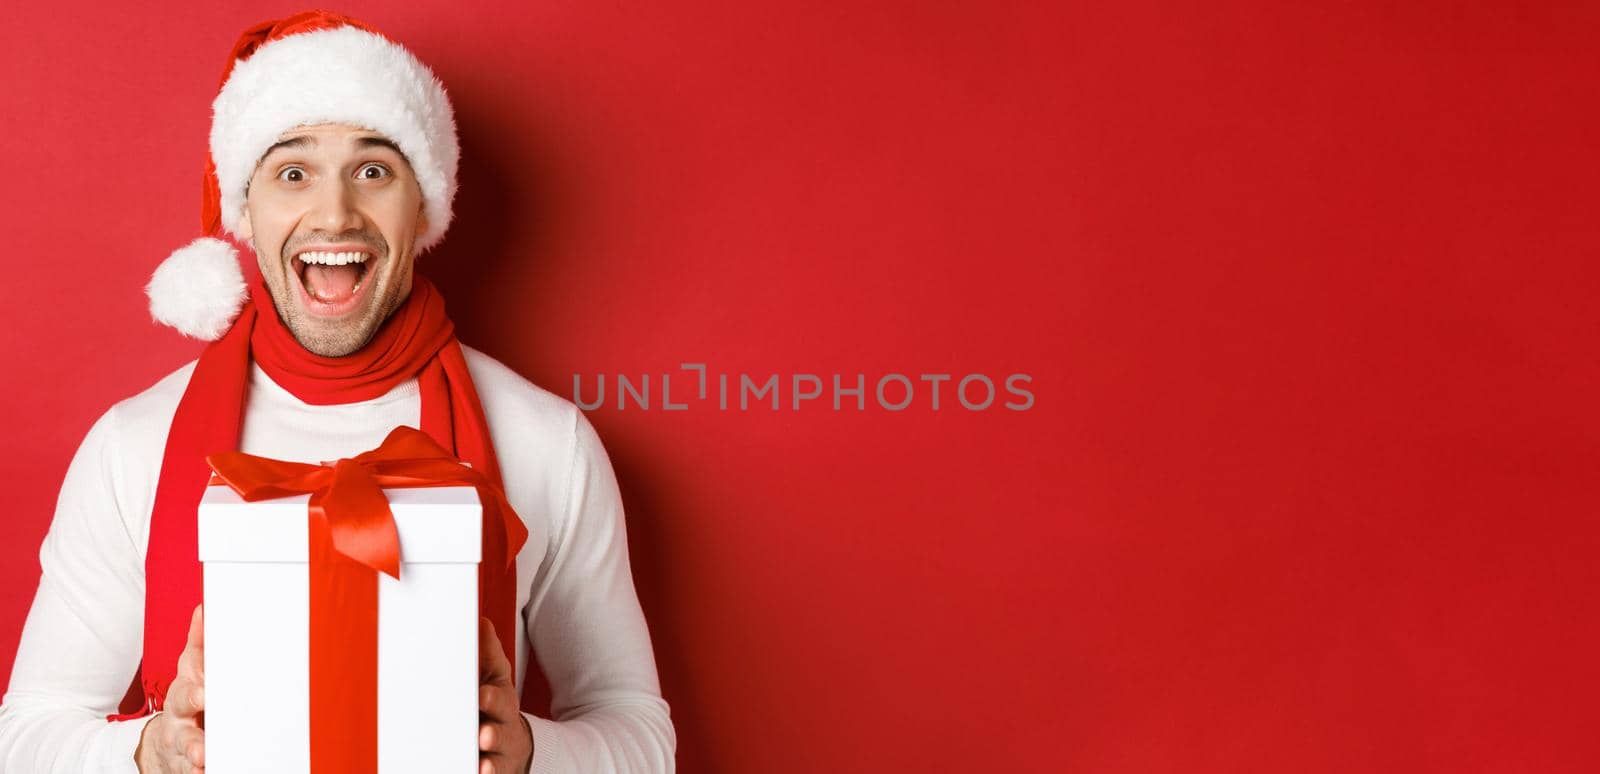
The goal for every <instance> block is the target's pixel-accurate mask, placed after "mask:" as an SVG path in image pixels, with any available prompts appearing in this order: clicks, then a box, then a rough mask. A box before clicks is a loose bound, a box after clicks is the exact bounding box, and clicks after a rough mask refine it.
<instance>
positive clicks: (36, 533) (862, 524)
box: [0, 0, 1600, 772]
mask: <svg viewBox="0 0 1600 774" xmlns="http://www.w3.org/2000/svg"><path fill="white" fill-rule="evenodd" d="M413 5H414V4H404V5H399V4H397V5H394V6H387V5H378V4H374V3H366V2H353V3H348V4H346V5H345V6H343V7H342V9H341V10H344V11H346V12H348V13H351V14H353V15H355V16H357V17H360V18H363V19H366V20H368V21H370V22H372V23H374V24H376V25H377V26H379V27H380V28H381V29H384V30H385V31H387V32H389V33H390V34H392V35H394V36H395V37H396V38H398V39H399V40H401V41H402V42H404V43H406V44H407V45H408V46H410V47H411V48H412V49H413V50H415V51H416V52H417V53H418V55H419V56H421V57H422V58H423V59H424V60H425V61H427V62H429V63H430V64H431V65H432V66H433V67H434V68H435V70H436V71H437V72H438V73H439V75H440V77H441V78H442V79H443V80H444V82H445V83H446V84H447V86H448V88H449V89H450V92H451V95H452V97H453V99H454V101H455V105H456V108H457V111H458V117H459V120H460V124H461V135H462V142H463V147H464V161H463V169H462V173H461V184H462V190H461V195H460V197H459V199H458V201H457V212H458V213H459V214H458V220H457V222H456V224H455V225H454V226H453V228H452V230H451V236H450V237H449V238H448V239H447V240H446V241H445V243H444V244H443V245H442V246H441V247H440V248H439V250H438V251H437V252H436V253H434V254H430V256H428V257H426V258H425V259H424V263H423V267H424V270H425V271H428V272H430V273H431V274H432V276H434V277H435V278H436V279H437V280H438V282H439V284H440V285H441V286H442V288H443V289H444V290H445V293H446V297H447V298H449V299H450V303H451V309H452V312H453V314H454V317H455V320H456V322H457V325H458V327H459V329H460V331H461V333H462V338H463V340H464V341H466V342H468V343H469V344H473V345H475V346H477V347H479V348H482V349H484V350H486V351H487V352H489V353H490V354H492V355H494V356H496V357H498V358H500V359H501V360H503V361H505V362H506V363H508V364H510V365H511V366H512V367H514V368H515V369H517V370H518V371H520V372H521V373H523V374H525V375H527V376H528V377H529V378H531V379H533V380H534V381H535V382H537V383H539V384H541V385H543V386H545V387H547V388H549V389H551V390H553V391H555V392H557V393H558V394H561V395H564V396H568V397H570V396H571V394H572V388H571V385H572V377H573V374H582V375H585V377H586V378H587V379H588V380H589V381H590V383H592V380H593V378H594V377H595V376H596V375H597V374H600V373H605V374H608V375H611V378H614V375H615V374H616V373H619V372H620V373H626V374H630V375H635V376H636V375H637V374H640V373H646V372H648V373H651V374H660V373H663V372H669V371H676V370H677V367H678V364H679V363H681V362H705V363H707V364H708V365H709V367H710V368H711V370H712V373H713V374H715V373H719V372H726V373H730V374H739V373H747V374H750V375H752V376H753V377H755V378H758V379H759V378H765V376H766V375H768V374H772V373H777V374H780V378H781V379H787V378H789V375H792V374H794V373H816V374H820V375H822V376H823V378H824V379H828V378H829V377H830V376H831V375H832V374H833V373H841V374H844V376H845V379H846V380H847V381H849V380H853V377H854V374H856V373H864V374H866V375H867V379H868V380H869V384H870V383H871V381H872V380H875V379H876V378H877V377H878V376H881V375H883V374H885V373H891V372H898V373H905V374H910V375H912V376H913V378H915V375H916V374H919V373H951V374H954V375H955V376H956V377H957V378H959V377H960V376H961V375H964V374H967V373H983V374H987V375H988V376H990V377H991V378H993V379H995V380H996V381H997V382H998V381H999V380H1001V379H1003V378H1004V376H1005V375H1007V374H1010V373H1014V372H1022V373H1028V374H1030V375H1032V377H1033V382H1032V384H1031V387H1032V390H1033V392H1034V393H1035V396H1036V402H1035V405H1034V407H1033V408H1032V409H1030V410H1028V411H1023V412H1017V411H1010V410H1006V409H1003V408H1001V407H1000V406H999V402H998V401H997V403H996V405H995V406H994V407H992V408H991V409H990V410H987V411H983V412H971V411H967V410H965V409H963V408H961V407H960V406H959V405H958V404H955V403H954V401H953V400H952V399H951V394H950V393H948V392H946V393H945V395H944V400H943V402H942V404H941V409H940V410H939V411H937V412H935V411H932V410H930V409H929V407H928V406H927V404H926V402H924V401H919V402H917V403H915V404H913V406H912V407H911V408H910V409H907V410H906V411H902V412H898V413H893V412H888V411H884V410H882V409H880V408H877V407H875V406H872V405H870V403H869V407H868V410H867V411H865V412H857V411H855V410H853V409H852V410H846V411H840V412H837V413H835V412H833V411H831V410H830V408H831V406H830V403H831V402H830V401H829V400H828V399H827V397H828V396H826V395H825V397H824V399H823V400H819V401H813V402H812V403H810V404H808V405H807V406H806V407H805V408H804V409H802V410H801V411H798V412H796V411H793V410H790V409H788V408H785V409H784V410H782V411H779V412H776V413H774V412H773V411H772V410H771V409H770V408H763V409H760V410H755V409H752V410H751V411H749V412H745V413H740V412H737V411H729V412H719V411H716V410H715V408H714V404H710V405H699V406H696V407H694V408H692V409H691V410H689V411H683V412H665V411H660V410H659V409H658V408H653V409H652V410H650V411H639V410H637V409H635V408H633V407H631V406H630V408H629V409H627V410H620V411H619V410H617V409H616V407H615V404H614V403H613V404H609V405H607V406H606V407H604V408H601V409H596V410H594V411H592V412H590V416H591V418H592V420H593V421H594V422H595V424H596V426H597V427H598V428H599V430H600V433H601V437H602V438H603V439H604V440H605V442H606V444H607V448H608V449H609V451H610V454H611V457H612V459H613V461H614V462H615V464H616V467H617V470H618V474H619V477H620V480H621V484H622V490H623V494H624V499H625V503H626V506H627V513H628V522H629V538H630V543H631V547H632V552H633V570H634V573H635V578H636V582H637V584H638V588H639V594H640V597H641V600H642V602H643V605H644V608H645V611H646V615H647V617H648V618H649V622H650V626H651V632H652V636H653V638H654V640H655V643H656V652H657V657H658V663H659V665H660V668H661V676H662V683H663V689H664V692H665V695H666V698H667V700H668V701H669V702H670V703H671V706H672V714H673V718H674V721H675V723H676V726H677V729H678V733H679V740H680V749H679V760H680V764H681V768H682V770H684V771H689V772H816V771H1007V772H1054V771H1061V770H1081V771H1097V772H1133V771H1262V772H1282V771H1326V772H1345V771H1351V770H1383V771H1423V770H1428V771H1463V770H1482V771H1578V770H1585V769H1589V768H1591V767H1592V765H1593V760H1594V758H1595V756H1596V755H1597V754H1600V745H1597V743H1596V741H1595V740H1596V739H1597V738H1600V737H1596V735H1595V734H1594V733H1593V725H1592V722H1591V721H1590V720H1589V719H1588V717H1587V713H1585V712H1583V711H1582V710H1583V708H1584V707H1585V706H1586V705H1588V704H1589V703H1591V701H1592V697H1593V695H1594V692H1595V688H1596V684H1597V680H1596V677H1597V674H1596V673H1597V671H1600V670H1597V667H1596V666H1595V664H1596V661H1595V658H1594V654H1595V653H1596V652H1597V646H1600V632H1597V628H1596V624H1595V615H1594V612H1595V607H1594V592H1595V590H1596V587H1597V583H1596V581H1597V577H1596V576H1597V570H1596V566H1597V565H1596V548H1597V542H1600V541H1597V539H1596V538H1597V534H1600V530H1597V529H1596V528H1595V526H1594V519H1595V514H1596V507H1595V506H1596V497H1595V487H1594V482H1595V476H1594V473H1595V469H1596V462H1597V461H1600V453H1597V444H1596V438H1597V429H1600V428H1597V422H1596V412H1595V411H1594V410H1593V401H1594V396H1595V394H1596V387H1597V377H1600V370H1597V367H1596V358H1595V356H1594V344H1595V333H1596V318H1595V314H1594V311H1593V309H1594V307H1593V304H1592V302H1593V300H1594V299H1595V297H1596V294H1597V291H1600V283H1597V278H1600V268H1597V263H1596V258H1597V251H1596V248H1597V245H1600V239H1597V236H1600V234H1597V229H1596V225H1595V222H1596V221H1595V213H1596V206H1595V205H1596V204H1597V202H1600V197H1597V196H1596V193H1595V180H1596V179H1597V173H1600V165H1597V163H1596V162H1597V154H1596V137H1597V136H1600V125H1597V123H1600V122H1597V120H1596V110H1595V104H1596V98H1597V93H1596V86H1595V84H1596V79H1595V78H1594V72H1595V71H1594V69H1593V66H1594V37H1593V30H1594V29H1595V24H1596V22H1600V12H1597V11H1596V9H1595V8H1594V6H1592V5H1591V6H1589V7H1588V8H1586V9H1579V8H1578V4H1571V5H1570V7H1569V6H1567V5H1564V4H1557V3H1547V4H1539V5H1540V7H1536V8H1535V7H1512V6H1511V4H1498V3H1469V4H1460V3H1439V2H1433V3H1376V2H1361V3H1341V4H1330V5H1329V7H1326V8H1321V9H1317V8H1311V7H1309V6H1302V5H1298V4H1294V5H1293V6H1292V7H1289V6H1286V5H1285V4H1278V3H1267V2H1255V3H1179V2H1170V3H1157V4H1151V3H1116V4H1093V5H1089V6H1078V5H1075V4H1073V5H1068V4H1044V3H978V2H970V3H966V4H954V3H928V2H898V3H897V2H886V1H884V0H873V1H872V2H865V3H831V4H822V5H821V6H819V5H817V4H809V3H808V4H778V3H767V2H756V3H748V2H746V3H734V2H720V3H719V2H678V3H672V4H661V5H657V6H649V7H639V6H635V5H634V4H613V3H578V2H534V3H528V4H525V3H491V2H471V1H465V2H451V3H439V4H433V5H432V7H420V6H419V7H412V6H413ZM1105 5H1114V6H1115V9H1114V10H1108V9H1106V8H1104V7H1095V6H1105ZM1047 6H1049V10H1047V9H1046V7H1047ZM290 10H295V8H294V7H292V6H288V5H278V4H266V3H259V4H257V3H250V4H246V3H206V4H196V5H194V6H193V7H192V8H189V9H188V10H186V11H183V12H179V11H176V10H174V11H166V10H162V11H151V12H148V13H146V12H141V11H132V10H119V9H114V8H109V7H107V8H99V7H94V6H89V5H82V4H74V3H35V4H25V5H22V6H19V7H16V8H13V9H12V11H11V17H12V18H11V19H9V20H8V22H7V24H6V25H5V26H4V28H3V29H0V71H3V72H4V73H6V76H5V78H6V85H5V100H4V103H5V107H4V110H5V120H4V130H3V132H0V158H3V159H4V162H5V172H6V174H5V175H4V178H3V182H0V213H3V217H4V223H3V230H4V234H5V237H6V241H7V245H6V249H5V251H4V254H5V255H4V258H3V260H4V271H5V281H4V282H0V304H3V309H4V314H5V316H6V324H5V325H4V327H3V329H0V357H3V362H4V363H5V364H6V365H5V367H4V370H3V371H0V395H4V396H5V404H6V421H5V432H4V436H3V437H4V441H3V443H4V447H3V448H0V453H3V454H4V456H5V459H6V461H7V464H8V465H9V466H10V471H9V472H8V474H7V475H6V479H7V480H9V481H10V482H12V483H11V488H10V491H9V492H8V495H9V496H8V497H7V498H6V499H7V501H8V506H7V508H6V516H5V518H4V519H3V520H0V544H3V545H4V548H3V549H0V550H3V551H4V556H3V559H4V561H3V562H0V588H3V589H5V590H4V591H3V592H0V654H4V655H3V659H0V666H3V665H4V664H9V662H10V656H11V653H12V648H13V647H14V643H15V642H16V637H17V635H18V632H19V630H20V628H21V625H22V622H23V620H24V616H25V614H26V612H27V607H28V604H29V601H30V600H31V598H32V594H33V589H34V587H35V584H36V582H37V573H38V565H37V548H38V545H39V541H40V539H41V538H42V537H43V535H44V533H45V530H46V528H47V526H48V524H49V520H50V517H51V514H52V508H53V503H54V500H55V495H56V490H57V487H58V485H59V483H60V480H61V476H62V474H63V473H64V471H65V469H66V465H67V461H68V460H69V459H70V457H71V455H72V452H73V450H74V449H75V448H76V446H77V444H78V442H79V440H80V439H81V438H82V436H83V434H84V432H85V431H87V429H88V428H89V425H90V424H91V422H92V421H93V420H94V418H95V417H96V416H98V415H99V414H100V412H102V411H104V410H105V408H106V407H107V406H108V405H110V403H112V402H113V401H115V400H117V399H120V398H123V397H126V396H128V395H131V394H133V393H135V392H137V391H139V390H142V389H144V388H145V387H146V386H148V385H149V384H150V383H152V382H153V381H154V380H155V379H157V378H158V377H159V376H161V375H163V374H165V373H167V372H168V371H170V370H171V369H173V368H175V367H176V366H178V365H179V364H181V363H182V362H184V361H185V360H187V359H189V358H191V357H194V356H195V355H196V354H197V353H198V349H199V347H198V345H197V344H196V343H194V342H192V341H187V340H183V339H180V338H179V337H178V336H177V335H176V334H174V333H172V332H171V331H169V330H167V329H164V328H158V327H156V326H155V325H153V324H152V323H150V322H149V317H148V314H147V312H146V308H145V300H144V297H143V295H142V293H141V290H140V289H141V287H142V285H143V283H144V281H145V280H146V278H147V277H148V275H149V273H150V271H151V270H152V269H153V268H154V267H155V265H156V263H157V262H158V261H159V260H160V259H161V258H162V257H164V256H165V255H166V254H167V252H169V251H170V250H172V249H173V248H175V247H177V246H179V245H181V244H183V243H185V242H186V241H187V240H188V239H190V238H192V237H193V236H195V235H196V228H197V227H196V219H197V217H198V209H199V208H198V199H199V185H198V179H199V175H200V171H201V165H202V162H203V160H204V155H203V154H204V153H205V141H206V133H207V128H208V122H209V114H210V113H209V105H210V100H211V98H212V97H213V96H214V94H215V91H216V88H217V79H218V77H219V75H220V72H221V68H222V59H223V57H224V56H225V55H226V51H227V50H228V47H229V46H230V44H231V43H232V41H233V39H234V36H235V35H236V34H237V33H238V31H239V30H241V29H243V28H244V27H245V26H246V25H247V24H249V23H252V22H255V21H259V20H261V19H263V18H269V17H274V16H279V15H282V14H284V13H286V12H288V11H290ZM491 278H492V281H491ZM654 378H659V377H654ZM654 378H653V380H652V381H654ZM680 378H682V377H680ZM688 383H689V381H688V380H687V379H684V380H683V384H684V385H687V384H688ZM674 386H675V387H677V386H678V385H674ZM946 387H947V389H948V387H949V385H948V384H947V385H946ZM679 394H682V393H679ZM677 397H678V395H675V399H676V398H677ZM1001 399H1004V396H1002V398H1001ZM785 400H787V396H786V397H785ZM869 401H870V393H869ZM847 405H849V404H847Z"/></svg>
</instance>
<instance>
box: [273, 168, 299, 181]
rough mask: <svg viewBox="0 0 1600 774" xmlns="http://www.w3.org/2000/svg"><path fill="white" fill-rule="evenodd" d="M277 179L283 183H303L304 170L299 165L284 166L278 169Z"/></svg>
mask: <svg viewBox="0 0 1600 774" xmlns="http://www.w3.org/2000/svg"><path fill="white" fill-rule="evenodd" d="M278 179H279V180H282V181H284V182H285V183H303V182H305V180H306V171H305V170H304V169H301V168H299V167H284V168H283V169H280V170H278Z"/></svg>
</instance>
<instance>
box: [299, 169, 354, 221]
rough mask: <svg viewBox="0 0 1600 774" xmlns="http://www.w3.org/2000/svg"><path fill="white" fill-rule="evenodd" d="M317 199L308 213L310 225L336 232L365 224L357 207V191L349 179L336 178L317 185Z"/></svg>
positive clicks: (307, 217)
mask: <svg viewBox="0 0 1600 774" xmlns="http://www.w3.org/2000/svg"><path fill="white" fill-rule="evenodd" d="M317 189H318V190H317V192H316V199H315V201H314V202H313V203H312V205H311V211H310V212H309V213H307V214H306V219H307V220H308V221H310V223H309V224H308V225H310V226H311V227H313V228H315V229H318V230H321V231H328V232H332V233H334V234H342V233H344V232H346V231H357V230H360V229H361V228H362V227H363V226H364V225H365V224H364V222H363V220H362V217H361V212H360V211H359V210H357V209H356V206H355V202H356V192H355V190H354V185H353V184H352V183H351V181H349V180H344V179H340V178H334V179H331V180H328V181H327V182H326V183H324V184H323V185H320V186H317Z"/></svg>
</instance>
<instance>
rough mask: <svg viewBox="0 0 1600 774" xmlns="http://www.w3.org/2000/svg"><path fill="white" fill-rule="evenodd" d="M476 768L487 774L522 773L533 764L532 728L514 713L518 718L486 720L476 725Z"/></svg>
mask: <svg viewBox="0 0 1600 774" xmlns="http://www.w3.org/2000/svg"><path fill="white" fill-rule="evenodd" d="M478 749H479V750H480V751H481V752H480V753H479V763H478V771H479V772H487V774H523V772H526V771H527V770H528V767H529V766H530V765H532V759H533V730H532V728H530V727H529V726H528V721H527V720H526V719H525V718H523V717H522V715H521V713H518V714H517V720H515V721H507V722H495V721H488V722H485V723H483V724H481V725H479V726H478Z"/></svg>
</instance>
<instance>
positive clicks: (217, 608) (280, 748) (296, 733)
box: [199, 485, 483, 774]
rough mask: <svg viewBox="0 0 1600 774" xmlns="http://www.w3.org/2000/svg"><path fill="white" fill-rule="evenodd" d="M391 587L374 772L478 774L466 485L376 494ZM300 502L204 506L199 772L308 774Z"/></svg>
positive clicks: (218, 492)
mask: <svg viewBox="0 0 1600 774" xmlns="http://www.w3.org/2000/svg"><path fill="white" fill-rule="evenodd" d="M383 492H384V495H385V496H386V497H387V498H388V500H389V508H390V511H391V512H393V514H394V520H395V525H396V528H397V531H398V533H399V537H400V562H401V563H400V579H399V580H395V579H394V578H391V577H389V576H388V575H387V574H384V573H381V572H377V571H376V570H374V571H373V572H374V574H375V575H376V576H377V577H378V654H377V656H378V658H377V663H378V697H377V699H378V702H377V706H378V718H377V728H378V771H380V772H382V773H383V774H411V773H413V772H415V773H416V774H441V773H442V772H463V773H465V772H476V771H477V770H478V562H479V560H480V558H481V551H482V543H481V534H480V532H481V530H482V519H483V517H482V510H481V508H482V506H481V505H480V503H479V501H478V493H477V491H476V490H475V489H473V488H472V487H468V486H451V487H419V488H401V489H385V490H383ZM309 499H310V496H309V495H299V496H295V497H284V498H279V499H273V500H258V501H256V502H246V501H245V500H243V499H241V498H240V497H239V495H238V494H237V493H235V492H234V491H233V490H232V489H230V488H229V487H227V486H225V485H213V486H209V487H207V488H206V493H205V495H204V496H203V497H202V498H201V500H200V513H199V519H200V521H199V549H200V561H201V562H203V563H204V569H203V572H204V581H205V734H206V770H207V771H209V772H213V774H254V773H255V772H260V773H261V774H269V773H270V774H306V773H307V772H309V771H310V768H311V765H310V724H309V719H308V715H309V711H310V685H309V679H310V677H309V669H310V646H309V639H308V636H309V628H310V624H309V605H308V601H307V594H308V590H309V587H310V577H309V569H310V565H309V564H308V560H307V557H308V553H309V550H308V548H307V544H306V543H307V535H306V529H307V515H306V504H307V501H308V500H309Z"/></svg>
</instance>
